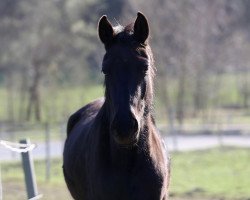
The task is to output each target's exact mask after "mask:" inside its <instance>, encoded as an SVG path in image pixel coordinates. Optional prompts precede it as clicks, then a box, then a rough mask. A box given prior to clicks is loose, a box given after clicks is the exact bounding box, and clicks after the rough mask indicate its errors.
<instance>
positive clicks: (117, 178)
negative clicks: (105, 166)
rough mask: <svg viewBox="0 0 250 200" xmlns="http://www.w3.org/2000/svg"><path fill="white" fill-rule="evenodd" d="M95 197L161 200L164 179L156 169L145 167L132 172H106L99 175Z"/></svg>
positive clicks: (104, 199) (102, 199) (123, 199)
mask: <svg viewBox="0 0 250 200" xmlns="http://www.w3.org/2000/svg"><path fill="white" fill-rule="evenodd" d="M97 174H98V177H99V178H98V179H96V180H97V181H96V182H95V183H94V184H93V187H94V188H92V189H93V191H95V192H94V193H93V196H92V198H91V199H93V200H95V199H96V200H97V199H101V200H106V199H107V200H117V199H120V200H140V199H143V200H160V199H161V196H162V195H161V188H162V187H163V181H162V180H163V177H161V175H159V174H157V172H156V171H155V169H153V168H151V167H149V166H144V167H137V166H135V168H134V169H133V170H131V171H122V170H121V171H119V170H113V171H111V170H110V171H104V172H100V171H99V173H97Z"/></svg>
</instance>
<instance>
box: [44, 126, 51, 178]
mask: <svg viewBox="0 0 250 200" xmlns="http://www.w3.org/2000/svg"><path fill="white" fill-rule="evenodd" d="M45 156H46V158H45V159H46V176H45V179H46V181H49V180H50V166H51V163H50V127H49V123H46V125H45Z"/></svg>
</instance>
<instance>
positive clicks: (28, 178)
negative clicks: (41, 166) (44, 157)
mask: <svg viewBox="0 0 250 200" xmlns="http://www.w3.org/2000/svg"><path fill="white" fill-rule="evenodd" d="M0 145H2V146H3V147H4V148H6V149H8V150H10V151H13V152H17V153H21V155H22V165H23V170H24V175H25V184H26V190H27V197H28V199H29V200H36V199H40V198H41V197H42V195H38V191H37V184H36V179H35V173H34V164H33V159H32V155H31V153H30V152H31V151H32V150H33V149H34V148H35V144H31V143H30V141H29V140H27V139H23V140H20V143H13V142H9V141H5V140H0ZM2 199H3V192H2V183H1V168H0V200H2Z"/></svg>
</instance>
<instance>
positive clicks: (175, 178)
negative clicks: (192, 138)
mask: <svg viewBox="0 0 250 200" xmlns="http://www.w3.org/2000/svg"><path fill="white" fill-rule="evenodd" d="M171 157H172V174H171V184H170V199H173V200H184V199H185V200H187V199H188V200H191V199H192V200H212V199H213V200H249V199H250V187H249V185H250V178H249V177H250V167H249V163H250V150H249V149H235V148H225V149H219V148H217V149H212V150H206V151H195V152H187V153H173V154H172V155H171ZM1 168H2V182H3V199H4V200H19V199H20V200H22V199H25V187H24V181H23V174H22V169H21V167H20V163H2V167H1ZM35 170H36V175H37V182H38V189H39V192H40V193H42V194H43V195H44V199H48V200H54V199H55V200H56V199H64V200H69V199H71V198H70V196H69V194H68V191H67V189H66V186H65V183H64V180H63V175H62V170H61V160H60V159H55V160H53V162H52V171H51V179H50V181H49V182H47V181H46V180H45V164H44V161H36V162H35Z"/></svg>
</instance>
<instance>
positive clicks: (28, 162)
mask: <svg viewBox="0 0 250 200" xmlns="http://www.w3.org/2000/svg"><path fill="white" fill-rule="evenodd" d="M20 143H21V144H30V140H29V139H23V140H20ZM21 155H22V164H23V170H24V175H25V184H26V190H27V196H28V199H31V198H33V197H36V196H37V195H38V192H37V185H36V177H35V172H34V163H33V159H32V156H31V152H29V151H28V152H26V153H22V154H21Z"/></svg>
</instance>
